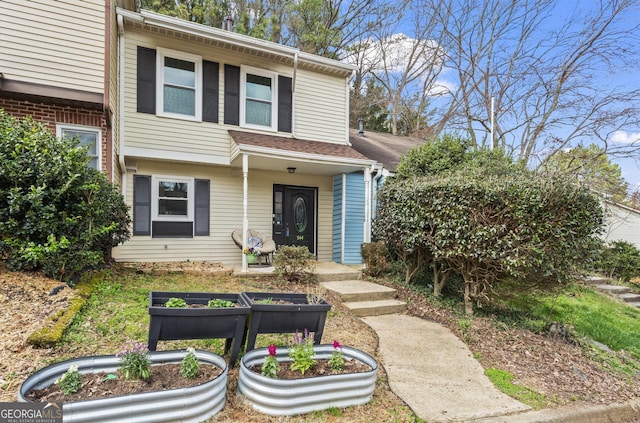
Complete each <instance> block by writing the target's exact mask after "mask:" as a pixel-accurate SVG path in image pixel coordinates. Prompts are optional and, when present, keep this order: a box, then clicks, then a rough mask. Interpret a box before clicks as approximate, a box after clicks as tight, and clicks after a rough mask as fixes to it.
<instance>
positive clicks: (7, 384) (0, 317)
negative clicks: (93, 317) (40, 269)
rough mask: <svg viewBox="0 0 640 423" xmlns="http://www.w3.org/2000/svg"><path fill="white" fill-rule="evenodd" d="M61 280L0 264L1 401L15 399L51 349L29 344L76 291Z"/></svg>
mask: <svg viewBox="0 0 640 423" xmlns="http://www.w3.org/2000/svg"><path fill="white" fill-rule="evenodd" d="M61 286H64V284H63V283H62V282H59V281H56V280H52V279H48V278H44V277H42V276H41V275H38V274H35V273H13V272H7V271H6V270H5V269H4V268H3V267H0V322H2V326H1V329H0V345H1V346H2V350H1V351H2V353H1V354H2V355H1V356H0V357H1V359H0V401H15V400H16V392H17V390H18V387H19V386H20V384H21V383H22V381H23V380H24V379H25V378H26V376H28V375H29V374H31V373H32V372H34V371H35V370H37V369H38V367H39V363H41V362H42V360H43V359H46V358H49V357H52V355H53V354H54V352H53V351H52V350H51V349H36V348H33V347H32V346H30V345H28V344H27V343H26V341H27V338H28V337H29V335H31V333H33V332H34V331H36V330H37V329H39V328H40V327H41V326H42V323H43V322H44V321H45V320H46V319H47V317H49V316H51V315H53V314H55V313H56V312H57V311H58V310H63V309H65V308H66V307H67V305H68V302H69V300H70V299H71V298H73V296H74V295H75V293H74V292H73V290H71V289H69V288H68V287H64V288H62V289H60V290H59V291H58V293H57V294H55V295H49V294H50V293H51V292H52V290H53V289H54V288H58V287H61Z"/></svg>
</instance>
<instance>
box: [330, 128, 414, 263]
mask: <svg viewBox="0 0 640 423" xmlns="http://www.w3.org/2000/svg"><path fill="white" fill-rule="evenodd" d="M349 142H350V144H351V146H352V147H353V149H355V150H356V151H358V152H360V153H361V154H362V155H364V156H366V157H368V158H370V159H372V160H375V162H376V165H375V166H374V168H373V169H372V170H371V171H370V172H356V173H350V174H345V175H341V176H337V177H335V178H334V204H335V207H336V208H338V209H340V210H341V211H343V212H344V217H343V218H342V219H336V222H338V223H340V224H341V225H338V224H336V225H335V226H334V243H335V245H334V257H333V259H334V260H335V261H339V262H342V263H349V264H352V263H362V256H361V255H360V246H361V244H362V242H363V241H364V242H368V241H371V223H372V221H373V218H374V217H375V213H376V208H377V201H376V198H377V192H378V190H379V189H380V186H381V185H382V183H383V182H384V179H385V178H387V177H389V176H392V175H394V174H395V172H396V168H397V166H398V164H399V163H400V159H401V158H402V156H404V155H405V154H407V152H408V151H409V150H411V149H412V148H414V147H416V146H418V145H420V144H422V143H424V140H421V139H419V138H412V137H399V136H394V135H391V134H384V133H380V132H368V131H367V132H365V131H359V130H356V129H350V130H349ZM363 181H364V183H363ZM365 204H367V205H368V206H367V207H366V208H363V205H365ZM362 222H364V223H365V224H364V225H362Z"/></svg>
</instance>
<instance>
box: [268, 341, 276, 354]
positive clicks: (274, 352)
mask: <svg viewBox="0 0 640 423" xmlns="http://www.w3.org/2000/svg"><path fill="white" fill-rule="evenodd" d="M269 355H270V356H272V357H275V356H276V346H275V345H273V344H271V345H269Z"/></svg>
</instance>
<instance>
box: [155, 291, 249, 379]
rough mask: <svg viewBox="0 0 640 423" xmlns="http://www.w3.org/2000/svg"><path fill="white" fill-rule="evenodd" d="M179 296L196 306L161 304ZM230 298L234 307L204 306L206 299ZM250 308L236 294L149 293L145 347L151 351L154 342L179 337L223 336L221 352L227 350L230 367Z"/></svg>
mask: <svg viewBox="0 0 640 423" xmlns="http://www.w3.org/2000/svg"><path fill="white" fill-rule="evenodd" d="M174 297H175V298H182V299H183V300H185V302H186V303H187V304H190V305H191V304H200V305H203V306H204V307H200V308H171V307H161V306H158V304H164V303H166V302H167V300H168V299H169V298H174ZM213 299H221V300H227V301H231V302H233V303H234V304H235V307H220V308H208V307H206V305H207V303H208V302H209V300H213ZM250 311H251V308H250V306H249V304H248V303H247V302H246V300H245V298H244V297H243V296H242V295H240V294H228V293H214V292H161V291H151V292H150V293H149V315H150V317H151V319H150V322H149V350H150V351H155V350H156V347H157V344H158V341H168V340H181V339H209V338H226V342H225V349H224V352H225V354H226V353H227V352H229V351H231V355H230V358H229V366H230V367H233V365H234V364H235V362H236V359H237V358H238V352H239V351H240V346H241V344H242V341H243V340H244V336H245V328H246V325H247V317H248V315H249V312H250Z"/></svg>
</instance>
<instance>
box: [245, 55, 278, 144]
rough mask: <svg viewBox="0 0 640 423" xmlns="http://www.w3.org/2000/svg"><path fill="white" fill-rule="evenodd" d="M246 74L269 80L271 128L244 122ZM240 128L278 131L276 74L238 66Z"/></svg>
mask: <svg viewBox="0 0 640 423" xmlns="http://www.w3.org/2000/svg"><path fill="white" fill-rule="evenodd" d="M247 74H252V75H258V76H262V77H265V78H270V79H271V89H272V93H271V126H262V125H255V124H251V123H247V121H246V104H247V98H246V86H247ZM240 126H242V127H245V128H253V129H262V130H265V129H266V130H270V131H274V132H276V131H278V74H277V73H276V72H271V71H267V70H264V69H260V68H254V67H251V66H240Z"/></svg>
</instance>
